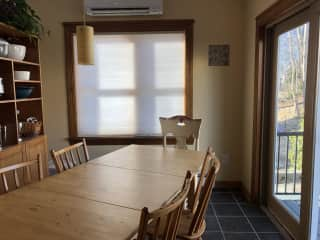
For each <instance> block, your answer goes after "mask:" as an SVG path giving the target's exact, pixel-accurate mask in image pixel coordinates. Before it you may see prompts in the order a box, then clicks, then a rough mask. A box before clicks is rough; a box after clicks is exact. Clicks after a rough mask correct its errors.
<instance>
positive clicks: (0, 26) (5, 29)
mask: <svg viewBox="0 0 320 240" xmlns="http://www.w3.org/2000/svg"><path fill="white" fill-rule="evenodd" d="M0 32H1V34H3V35H6V36H8V37H23V38H36V39H37V38H38V37H37V36H35V35H33V34H27V33H25V32H23V31H21V30H18V29H16V28H15V27H13V26H10V25H8V24H5V23H2V22H1V23H0Z"/></svg>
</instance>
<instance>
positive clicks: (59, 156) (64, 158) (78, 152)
mask: <svg viewBox="0 0 320 240" xmlns="http://www.w3.org/2000/svg"><path fill="white" fill-rule="evenodd" d="M51 155H52V158H53V161H54V164H55V166H56V169H57V172H58V173H61V172H63V171H65V170H68V169H71V168H73V167H75V166H77V165H80V164H82V163H85V162H88V161H89V152H88V148H87V144H86V140H85V139H82V142H80V143H76V144H74V145H71V146H68V147H65V148H63V149H61V150H59V151H55V150H51ZM81 156H82V157H81ZM83 159H84V160H83Z"/></svg>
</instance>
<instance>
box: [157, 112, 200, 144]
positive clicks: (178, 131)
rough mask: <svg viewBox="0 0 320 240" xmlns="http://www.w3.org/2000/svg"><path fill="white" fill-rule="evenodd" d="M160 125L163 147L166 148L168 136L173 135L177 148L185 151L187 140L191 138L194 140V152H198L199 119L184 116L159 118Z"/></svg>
mask: <svg viewBox="0 0 320 240" xmlns="http://www.w3.org/2000/svg"><path fill="white" fill-rule="evenodd" d="M160 125H161V130H162V135H163V146H164V147H167V137H168V135H173V136H174V137H175V138H176V147H177V148H180V149H187V140H188V139H189V138H191V139H193V140H194V146H195V150H199V132H200V126H201V119H192V118H189V117H186V116H174V117H170V118H163V117H160Z"/></svg>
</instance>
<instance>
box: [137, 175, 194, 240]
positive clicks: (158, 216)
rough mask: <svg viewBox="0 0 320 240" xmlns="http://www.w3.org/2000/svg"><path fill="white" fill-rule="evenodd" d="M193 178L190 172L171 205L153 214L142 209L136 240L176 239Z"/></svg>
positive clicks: (146, 209)
mask: <svg viewBox="0 0 320 240" xmlns="http://www.w3.org/2000/svg"><path fill="white" fill-rule="evenodd" d="M191 176H192V174H191V172H189V171H188V172H187V174H186V178H185V182H184V184H183V187H182V190H181V191H180V192H179V194H178V195H177V196H176V197H175V199H174V200H173V201H172V202H171V203H169V204H168V205H166V206H163V207H161V208H160V209H157V210H155V211H153V212H151V213H149V211H148V208H143V209H142V211H141V217H140V225H139V230H138V235H137V238H136V240H145V239H150V240H175V239H176V235H177V229H178V226H179V223H180V218H181V214H182V211H183V206H184V202H185V200H186V198H187V195H188V192H189V189H190V181H191Z"/></svg>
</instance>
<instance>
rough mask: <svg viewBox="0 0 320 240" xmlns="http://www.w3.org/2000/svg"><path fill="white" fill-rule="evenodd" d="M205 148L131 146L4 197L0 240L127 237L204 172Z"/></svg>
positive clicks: (115, 239) (0, 203)
mask: <svg viewBox="0 0 320 240" xmlns="http://www.w3.org/2000/svg"><path fill="white" fill-rule="evenodd" d="M204 157H205V153H204V152H201V151H193V150H183V149H176V148H163V147H161V146H145V145H130V146H127V147H123V148H121V149H120V150H117V151H114V152H111V153H108V154H106V155H103V156H101V157H99V158H96V159H93V160H91V161H89V162H88V163H85V164H81V165H79V166H76V167H74V168H72V169H69V170H67V171H64V172H62V173H60V174H57V175H54V176H50V177H47V178H45V179H43V180H42V181H40V182H35V183H32V184H29V185H27V186H24V187H22V188H20V189H17V190H14V191H11V192H9V193H7V194H3V195H1V196H0V239H4V240H9V239H10V240H44V239H46V240H93V239H95V240H107V239H110V240H118V239H119V240H125V239H130V238H132V236H133V235H134V234H135V233H136V232H137V229H138V227H139V220H140V214H141V209H142V208H144V207H147V208H148V209H149V211H153V210H155V209H157V208H159V207H161V206H162V205H163V203H165V202H166V201H167V200H168V199H170V197H172V196H173V195H174V194H176V193H177V191H179V190H180V189H181V187H182V185H183V181H184V177H185V174H186V172H187V171H188V170H190V171H191V172H192V173H193V174H196V173H198V172H199V170H200V168H201V164H202V161H203V159H204Z"/></svg>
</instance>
